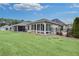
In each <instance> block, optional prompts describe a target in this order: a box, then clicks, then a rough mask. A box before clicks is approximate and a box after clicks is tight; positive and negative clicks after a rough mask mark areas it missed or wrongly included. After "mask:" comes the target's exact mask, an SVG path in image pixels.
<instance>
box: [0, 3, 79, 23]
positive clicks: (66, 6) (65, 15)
mask: <svg viewBox="0 0 79 59" xmlns="http://www.w3.org/2000/svg"><path fill="white" fill-rule="evenodd" d="M78 16H79V4H78V3H0V18H11V19H18V20H25V21H35V20H39V19H42V18H46V19H49V20H52V19H59V20H61V21H63V22H65V23H67V24H69V23H72V22H73V21H74V19H75V17H78Z"/></svg>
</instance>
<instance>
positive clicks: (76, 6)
mask: <svg viewBox="0 0 79 59" xmlns="http://www.w3.org/2000/svg"><path fill="white" fill-rule="evenodd" d="M70 8H79V4H77V3H74V4H71V6H70Z"/></svg>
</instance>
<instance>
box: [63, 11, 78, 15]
mask: <svg viewBox="0 0 79 59" xmlns="http://www.w3.org/2000/svg"><path fill="white" fill-rule="evenodd" d="M75 13H79V12H78V11H67V12H64V14H75Z"/></svg>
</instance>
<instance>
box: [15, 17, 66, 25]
mask: <svg viewBox="0 0 79 59" xmlns="http://www.w3.org/2000/svg"><path fill="white" fill-rule="evenodd" d="M42 22H47V23H52V24H56V25H60V26H62V25H66V24H65V23H64V22H62V21H60V20H59V19H53V20H48V19H45V18H42V19H40V20H36V21H33V22H31V21H25V22H22V23H19V24H16V25H19V26H26V25H28V24H34V23H42Z"/></svg>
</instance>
